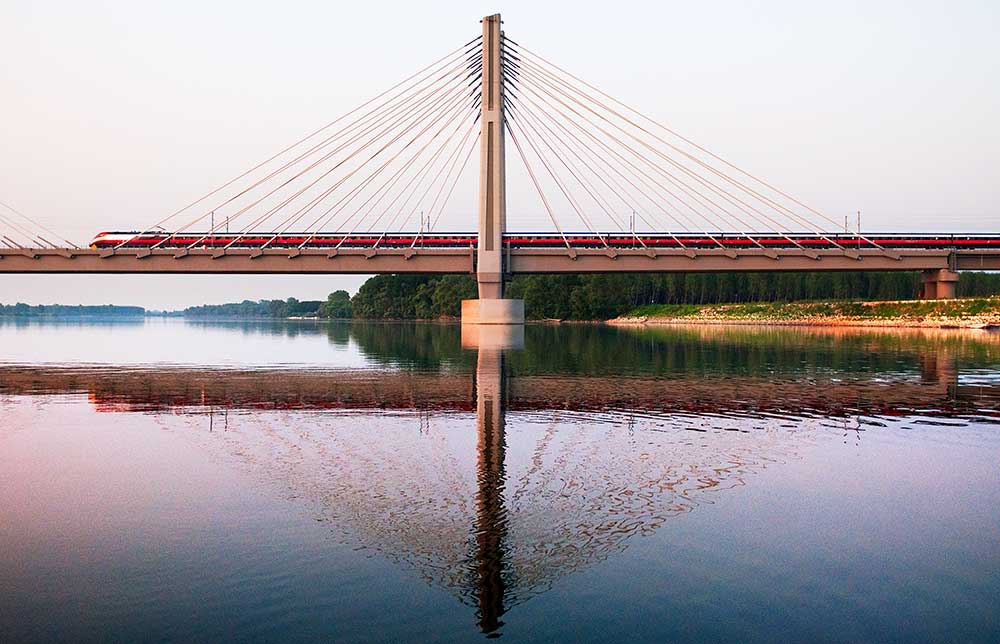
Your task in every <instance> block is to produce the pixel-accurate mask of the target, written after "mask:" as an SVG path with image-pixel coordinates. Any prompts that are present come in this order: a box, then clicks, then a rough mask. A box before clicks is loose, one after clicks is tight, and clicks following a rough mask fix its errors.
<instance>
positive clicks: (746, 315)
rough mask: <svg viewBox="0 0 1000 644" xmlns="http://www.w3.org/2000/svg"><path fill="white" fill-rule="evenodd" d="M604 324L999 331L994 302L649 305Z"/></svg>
mask: <svg viewBox="0 0 1000 644" xmlns="http://www.w3.org/2000/svg"><path fill="white" fill-rule="evenodd" d="M607 323H608V324H609V325H611V326H662V325H679V324H685V325H693V324H700V325H717V324H726V325H748V326H786V327H796V326H798V327H807V326H809V327H861V328H881V329H885V328H896V329H900V328H909V329H971V330H988V329H995V328H1000V298H996V297H989V298H965V299H953V300H895V301H884V302H877V301H857V300H842V301H814V302H766V303H748V304H705V305H669V304H665V305H649V306H644V307H639V308H637V309H633V310H632V311H631V312H629V313H627V314H625V315H622V316H619V317H617V318H614V319H612V320H608V322H607Z"/></svg>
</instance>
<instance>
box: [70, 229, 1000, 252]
mask: <svg viewBox="0 0 1000 644" xmlns="http://www.w3.org/2000/svg"><path fill="white" fill-rule="evenodd" d="M504 241H505V242H506V244H508V245H509V246H510V247H511V248H559V247H564V246H566V244H569V245H570V246H572V247H573V248H603V247H605V245H607V246H611V247H613V248H642V247H650V248H718V247H720V246H722V247H725V248H737V249H738V248H759V247H765V248H796V247H805V248H815V249H824V248H833V249H835V248H838V247H846V248H879V247H881V248H896V249H901V248H911V249H952V248H955V249H988V248H1000V235H980V234H957V235H955V234H937V235H886V234H871V235H866V236H864V237H859V236H857V235H852V234H829V235H815V234H812V235H807V234H803V233H789V234H788V235H783V234H779V233H762V234H754V235H744V234H740V233H704V234H700V233H695V234H692V233H636V234H634V235H633V234H627V233H607V234H603V233H602V234H601V235H596V234H594V233H566V235H565V237H563V236H562V235H558V234H553V233H508V234H506V235H504ZM265 245H266V246H269V247H274V248H299V247H303V248H332V247H340V248H370V247H372V246H379V247H383V248H409V247H411V246H416V247H419V248H473V247H475V246H476V235H474V234H470V233H393V234H377V233H376V234H373V233H354V234H343V233H316V234H311V233H292V232H289V233H282V234H280V235H279V234H277V233H263V232H253V233H247V234H239V233H212V234H209V233H207V232H206V233H196V232H183V233H176V234H170V233H165V232H145V233H140V232H102V233H98V234H97V236H95V237H94V239H93V240H91V242H90V247H91V248H95V249H97V248H115V247H118V246H122V247H125V248H151V247H156V248H185V247H192V248H223V247H232V248H258V247H260V246H265Z"/></svg>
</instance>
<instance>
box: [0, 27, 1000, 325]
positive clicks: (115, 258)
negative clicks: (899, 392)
mask: <svg viewBox="0 0 1000 644" xmlns="http://www.w3.org/2000/svg"><path fill="white" fill-rule="evenodd" d="M508 137H509V138H510V141H511V142H512V143H513V147H512V149H513V151H514V153H515V154H513V155H512V158H516V160H517V161H519V162H520V165H519V166H518V171H519V172H520V175H521V178H522V179H524V182H525V184H526V186H528V187H529V188H530V189H531V190H533V191H534V195H535V196H537V198H538V201H537V203H538V205H539V206H540V207H539V208H538V211H539V213H540V214H544V215H545V219H547V223H546V224H545V226H546V228H547V229H546V230H545V231H543V232H514V231H510V230H508V221H507V156H508V155H507V138H508ZM477 148H478V150H479V165H478V173H475V172H473V170H474V168H473V167H472V166H470V164H469V161H470V159H471V157H472V154H473V152H474V151H475V150H476V149H477ZM470 175H471V177H475V179H476V180H478V186H479V188H478V197H477V202H478V203H477V212H478V219H477V226H476V229H475V231H474V232H469V231H468V229H466V231H464V232H463V231H461V230H459V231H458V232H455V231H442V230H439V224H440V219H441V216H442V214H443V213H444V212H445V211H446V209H447V207H448V204H449V203H450V201H451V198H452V196H453V194H454V193H455V192H456V187H457V186H458V185H459V184H460V183H461V180H462V179H463V177H468V178H471V177H470ZM8 210H9V211H10V212H4V211H0V273H53V274H57V273H140V274H145V273H169V274H187V273H205V274H225V273H232V274H265V273H286V274H330V273H345V274H377V273H453V274H470V275H474V276H475V277H476V279H477V281H478V285H479V300H471V301H467V302H466V303H465V305H466V306H464V307H463V321H466V322H500V323H507V322H520V321H523V303H520V302H517V301H513V300H505V299H503V295H504V283H505V281H507V280H509V278H510V277H511V276H513V275H517V274H529V273H603V272H712V271H769V272H773V271H848V270H851V271H920V272H922V273H923V283H924V285H923V291H922V296H923V297H927V298H949V297H954V295H955V284H956V282H957V280H958V273H957V272H958V271H962V270H1000V235H997V236H994V235H968V234H950V233H949V234H936V235H926V234H892V235H886V234H868V233H863V232H862V231H861V230H860V225H859V226H858V228H857V229H854V230H849V229H848V226H847V224H846V222H845V223H844V225H841V224H840V222H838V221H835V220H834V219H833V218H832V217H829V216H827V215H825V214H824V213H822V212H820V211H818V210H816V209H814V208H812V207H810V206H808V205H806V204H805V203H803V202H801V201H799V200H798V199H796V198H795V197H793V196H791V195H790V194H788V193H786V192H784V191H782V190H780V189H778V188H776V187H775V186H774V185H772V184H771V183H768V182H767V181H765V180H763V179H761V178H760V177H757V176H755V175H753V174H751V173H749V172H747V171H745V170H742V169H740V168H739V167H737V166H735V165H734V164H732V163H730V162H729V161H727V160H726V159H724V158H723V157H721V156H719V155H717V154H715V153H713V152H711V151H709V150H708V149H706V148H704V147H702V146H700V145H698V144H697V143H695V142H694V141H692V140H690V139H688V138H686V137H684V136H683V135H681V134H679V133H677V132H675V131H674V130H672V129H670V128H668V127H666V126H664V125H662V124H660V123H658V122H656V121H654V120H652V119H650V118H649V117H646V116H645V115H644V114H642V113H641V112H639V111H637V110H635V109H633V108H631V107H629V106H628V105H626V104H624V103H622V102H621V101H618V100H617V99H615V98H614V97H612V96H610V95H608V94H606V93H605V92H603V91H602V90H600V89H598V88H597V87H595V86H593V85H591V84H590V83H588V82H586V81H585V80H583V79H581V78H579V77H577V76H575V75H573V74H571V73H570V72H568V71H566V70H565V69H563V68H562V67H560V66H558V65H556V64H554V63H552V62H550V61H549V60H547V59H546V58H544V57H542V56H541V55H540V54H537V53H535V52H534V51H533V50H531V49H529V48H527V47H526V46H523V45H521V44H519V43H518V42H516V41H514V40H512V39H510V38H508V37H507V36H506V35H505V34H504V32H503V30H502V28H501V20H500V16H499V15H493V16H488V17H486V18H484V19H483V20H482V35H480V36H479V37H477V38H475V39H474V40H472V41H470V42H468V43H466V44H464V45H463V46H461V47H458V48H457V49H455V50H453V51H452V52H451V53H449V54H447V55H445V56H443V57H442V58H440V59H438V60H437V61H435V62H433V63H431V64H430V65H428V66H426V67H424V68H423V69H421V70H420V71H418V72H417V73H415V74H413V75H411V76H409V77H408V78H406V79H405V80H403V81H401V82H399V83H397V84H396V85H394V86H393V87H391V88H389V89H388V90H386V91H385V92H382V93H381V94H379V95H378V96H376V97H374V98H372V99H370V100H368V101H366V102H365V103H363V104H361V105H359V106H358V107H357V108H355V109H354V110H352V111H351V112H348V113H347V114H345V115H343V116H341V117H340V118H338V119H336V120H334V121H332V122H330V123H328V124H327V125H325V126H323V127H322V128H319V129H318V130H316V131H314V132H312V133H310V134H309V135H307V136H305V137H304V138H302V139H300V140H299V141H296V142H295V143H293V144H291V145H289V146H288V147H286V148H284V149H283V150H281V151H279V152H278V153H276V154H275V155H273V156H271V157H269V158H268V159H265V160H264V161H262V162H260V163H258V164H256V165H254V166H253V167H252V168H250V169H249V170H247V171H245V172H243V173H242V174H240V175H239V176H237V177H235V178H233V179H231V180H229V181H227V182H226V183H225V184H223V185H221V186H219V187H217V188H215V189H213V190H211V191H209V192H208V193H207V194H205V195H204V196H202V197H201V198H199V199H197V200H195V201H193V202H191V203H189V204H187V205H186V206H184V207H183V208H181V209H179V210H177V211H175V212H174V213H172V214H170V215H169V216H167V217H165V218H163V219H161V220H160V221H157V222H155V223H152V224H150V225H148V226H146V227H144V228H143V229H141V230H131V231H124V232H101V233H99V234H98V235H96V236H95V237H94V239H93V240H92V241H91V242H90V243H89V244H86V245H85V246H80V245H77V244H74V243H72V242H69V241H67V240H65V239H63V238H62V237H60V236H59V235H58V234H56V233H55V232H54V231H52V230H50V229H48V228H45V227H43V226H40V225H39V224H38V222H36V221H35V220H33V219H31V218H29V217H27V216H25V215H23V214H21V213H19V212H17V211H15V210H13V209H10V208H8ZM470 210H471V209H470ZM471 218H472V217H471V212H470V213H469V216H468V219H471ZM567 222H568V223H567ZM407 230H408V231H410V232H400V231H407ZM52 239H56V240H57V241H51V240H52Z"/></svg>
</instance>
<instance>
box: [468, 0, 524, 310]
mask: <svg viewBox="0 0 1000 644" xmlns="http://www.w3.org/2000/svg"><path fill="white" fill-rule="evenodd" d="M501 24H502V23H501V21H500V14H494V15H492V16H486V17H485V18H483V20H482V25H483V44H482V51H483V71H482V74H483V83H482V99H481V108H480V121H479V122H480V125H481V127H482V131H481V134H480V135H479V136H480V138H479V244H478V248H477V250H476V282H477V283H478V285H479V299H478V300H464V301H463V302H462V322H463V323H465V324H523V323H524V301H523V300H505V299H503V278H504V271H505V269H504V253H503V234H504V231H505V230H506V229H507V177H506V172H505V168H504V119H503V111H504V110H503V95H504V83H503V68H502V64H501V63H502V61H501V56H502V48H501V45H502V41H503V31H502V30H501Z"/></svg>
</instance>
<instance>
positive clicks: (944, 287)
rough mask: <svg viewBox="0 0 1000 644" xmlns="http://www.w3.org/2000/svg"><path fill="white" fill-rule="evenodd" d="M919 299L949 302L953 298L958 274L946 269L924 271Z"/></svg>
mask: <svg viewBox="0 0 1000 644" xmlns="http://www.w3.org/2000/svg"><path fill="white" fill-rule="evenodd" d="M921 279H922V281H923V286H922V287H921V290H920V298H921V299H923V300H950V299H952V298H953V297H955V287H956V286H957V284H958V273H956V272H955V271H949V270H948V269H946V268H941V269H936V270H930V271H924V272H923V275H922V276H921Z"/></svg>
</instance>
